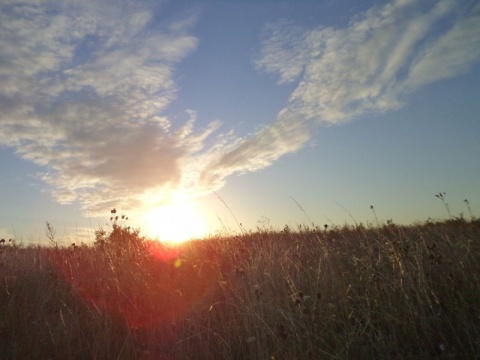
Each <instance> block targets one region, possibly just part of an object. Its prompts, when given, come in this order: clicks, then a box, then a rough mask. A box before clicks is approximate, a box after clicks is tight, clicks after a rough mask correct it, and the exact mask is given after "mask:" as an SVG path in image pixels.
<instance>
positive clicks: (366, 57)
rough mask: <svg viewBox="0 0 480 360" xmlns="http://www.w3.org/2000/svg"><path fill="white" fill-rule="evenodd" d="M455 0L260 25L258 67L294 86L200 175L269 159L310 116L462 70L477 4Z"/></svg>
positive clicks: (378, 103)
mask: <svg viewBox="0 0 480 360" xmlns="http://www.w3.org/2000/svg"><path fill="white" fill-rule="evenodd" d="M458 5H459V3H458V2H457V1H454V0H442V1H435V2H431V4H430V6H429V7H428V6H424V2H421V1H414V0H397V1H393V2H392V3H389V4H386V5H384V6H381V7H375V8H372V9H371V10H369V11H367V12H365V13H362V14H359V15H357V16H355V17H354V18H353V19H352V21H351V22H350V23H349V24H348V26H346V27H324V26H319V27H317V28H313V29H306V28H302V27H301V26H298V25H295V24H292V23H290V22H288V21H284V20H282V21H279V22H277V23H274V24H268V25H266V26H265V28H264V32H263V34H262V48H261V50H260V53H259V56H258V58H257V60H256V61H255V66H256V68H257V69H258V70H260V71H265V72H267V73H273V74H276V75H278V83H279V84H283V83H293V82H295V81H296V82H297V86H296V88H295V90H294V91H293V93H292V94H291V96H290V99H289V101H288V104H286V107H285V108H284V109H282V110H281V111H280V112H279V115H278V117H277V119H276V120H275V121H274V122H273V123H271V124H270V125H268V126H266V127H265V128H263V129H261V130H260V131H258V132H257V133H256V134H254V135H253V136H252V137H250V138H247V139H244V140H242V141H240V142H239V143H238V145H236V146H235V147H233V148H232V149H230V150H226V151H225V152H224V153H223V154H222V155H221V156H220V157H219V158H218V159H216V160H215V161H214V162H212V163H211V164H209V165H208V166H207V167H206V168H205V170H204V171H203V172H202V176H201V179H202V180H203V181H204V182H206V183H209V182H212V183H218V184H219V185H221V184H222V182H223V180H224V179H225V177H226V176H228V175H229V174H232V173H242V172H246V171H255V170H258V169H260V168H263V167H266V166H269V165H270V164H272V163H273V162H274V161H275V160H277V159H278V158H279V157H281V156H282V155H284V154H287V153H291V152H295V151H297V150H298V149H300V148H301V147H302V146H304V145H305V144H306V143H307V142H308V141H309V139H310V137H311V134H312V128H313V126H314V125H315V124H317V125H318V124H337V123H343V122H346V121H348V120H351V119H353V118H356V117H359V116H361V115H364V114H371V113H383V112H386V111H391V110H395V109H398V108H400V107H401V106H402V105H403V102H404V99H405V97H406V96H407V95H408V94H409V93H411V92H413V91H415V90H416V89H418V88H419V87H421V86H424V85H427V84H430V83H432V82H434V81H438V80H442V79H446V78H449V77H454V76H457V75H459V74H462V73H464V72H466V71H468V69H469V68H471V67H472V66H473V65H474V64H475V63H477V62H478V60H479V58H480V43H479V42H480V36H479V31H480V21H479V20H480V19H479V8H480V7H479V6H476V7H473V6H472V5H471V4H469V3H468V2H466V3H463V6H458ZM439 31H440V33H439Z"/></svg>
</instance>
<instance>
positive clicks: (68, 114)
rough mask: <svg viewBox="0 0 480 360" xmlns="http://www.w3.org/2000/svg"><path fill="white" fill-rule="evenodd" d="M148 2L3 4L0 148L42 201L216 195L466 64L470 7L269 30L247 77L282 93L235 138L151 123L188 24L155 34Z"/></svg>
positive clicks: (188, 118)
mask: <svg viewBox="0 0 480 360" xmlns="http://www.w3.org/2000/svg"><path fill="white" fill-rule="evenodd" d="M151 4H153V3H152V2H141V1H139V2H130V3H126V4H123V3H122V6H121V7H118V6H116V5H115V2H110V1H93V0H92V1H82V2H78V1H63V2H60V1H49V0H45V1H34V0H26V1H23V2H21V3H19V2H17V1H13V0H12V1H4V3H3V5H2V10H1V12H0V34H1V36H0V48H1V49H2V51H1V52H0V108H1V111H0V144H3V145H7V146H10V147H14V148H15V149H16V152H17V154H18V155H19V156H21V157H23V158H24V159H27V160H30V161H32V162H34V163H36V164H39V165H42V166H44V168H45V171H44V172H43V173H40V174H37V175H38V176H39V177H40V178H41V179H43V181H45V182H46V184H48V185H49V189H50V191H51V193H52V195H53V197H54V198H55V199H56V201H58V202H60V203H71V202H74V201H77V202H78V203H79V204H80V206H81V207H82V208H83V209H87V208H88V210H89V212H90V214H92V215H98V214H100V215H104V212H105V209H108V208H109V207H113V206H117V207H120V206H124V207H125V208H129V209H132V208H135V207H141V206H142V205H143V204H145V203H148V204H151V203H160V202H162V201H164V200H165V199H166V198H167V197H168V193H169V192H170V191H176V190H180V191H183V192H186V193H189V194H190V195H192V196H198V195H200V194H204V193H207V192H209V191H211V190H216V189H218V188H219V187H221V186H223V185H224V183H225V181H226V179H227V177H228V176H230V175H232V174H234V173H240V174H241V173H245V172H250V171H256V170H259V169H262V168H265V167H267V166H269V165H271V164H272V163H274V162H275V161H276V160H277V159H278V158H280V157H281V156H283V155H285V154H288V153H292V152H295V151H298V150H299V149H300V148H301V147H302V146H304V145H305V144H306V143H307V142H308V141H309V140H310V137H311V134H312V131H313V129H314V127H315V126H317V125H318V124H322V123H323V124H336V123H342V122H345V121H347V120H350V119H353V118H356V117H359V116H361V115H364V114H369V113H382V112H386V111H391V110H395V109H398V108H400V107H401V106H402V104H403V102H404V101H405V99H406V97H407V96H408V95H409V94H410V93H411V92H413V91H415V90H417V89H418V88H420V87H421V86H425V85H428V84H430V83H433V82H435V81H439V80H442V79H446V78H450V77H454V76H457V75H459V74H462V73H465V72H466V71H468V70H469V69H470V68H471V67H473V66H474V65H475V64H477V63H478V60H479V58H480V50H479V49H480V44H479V42H480V40H479V39H480V36H479V35H480V21H479V20H480V18H479V17H480V15H479V14H480V10H479V9H480V6H478V5H472V3H471V2H468V1H465V2H461V6H459V5H458V4H459V2H458V1H453V0H440V1H435V2H434V1H432V2H430V3H425V2H421V1H414V0H397V1H393V2H392V3H389V4H386V5H384V6H380V7H374V8H372V9H371V10H369V11H367V12H365V13H362V14H358V15H356V16H355V17H353V18H352V20H351V22H350V23H349V24H347V25H346V26H344V27H324V26H319V27H316V28H311V29H307V28H304V27H302V26H298V25H295V24H293V23H291V22H288V21H280V22H278V23H273V24H269V25H267V26H266V27H265V29H264V32H263V34H262V36H261V41H262V47H261V50H260V52H259V56H258V58H257V60H256V62H255V66H256V68H257V69H258V70H259V71H265V72H267V73H272V74H275V75H276V76H278V83H279V84H284V83H293V84H295V90H294V91H293V93H292V94H291V96H290V98H289V101H288V103H287V104H286V105H285V107H284V108H283V109H279V113H278V116H277V118H276V119H273V121H272V122H271V123H270V124H269V125H266V126H264V127H263V128H261V129H259V130H258V131H256V132H255V133H253V134H252V135H249V136H245V137H239V136H237V135H236V134H235V133H234V132H233V131H228V130H227V131H226V132H221V131H220V130H221V123H220V122H218V121H213V122H211V123H209V124H207V125H205V127H204V128H203V129H198V128H197V127H196V113H195V111H194V110H186V111H185V116H184V118H183V119H182V120H181V121H173V120H172V119H171V118H169V117H167V116H165V110H166V109H167V108H168V106H169V105H170V104H171V103H172V101H173V100H174V99H175V98H176V97H177V92H178V89H177V86H176V83H175V78H176V76H177V74H176V71H177V67H178V66H179V64H180V63H181V61H182V60H183V59H184V58H186V57H187V56H188V55H189V54H191V53H192V52H193V51H194V50H195V49H196V48H197V46H198V44H199V39H197V38H196V37H195V36H193V35H191V33H192V25H193V24H194V23H195V16H192V14H191V13H190V14H188V16H184V17H183V18H179V17H177V18H176V19H175V21H168V18H166V19H165V20H164V21H163V22H161V23H160V22H158V21H154V20H156V19H154V18H153V14H154V13H155V14H156V15H155V16H161V14H162V8H161V4H160V8H152V7H151ZM158 14H160V15H158ZM266 120H268V119H266Z"/></svg>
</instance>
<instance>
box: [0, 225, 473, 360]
mask: <svg viewBox="0 0 480 360" xmlns="http://www.w3.org/2000/svg"><path fill="white" fill-rule="evenodd" d="M52 240H54V239H52ZM0 246H1V254H0V263H1V267H0V282H1V286H0V354H1V358H2V359H406V358H417V359H437V358H438V359H459V358H461V359H463V358H465V359H474V358H477V359H478V358H480V283H479V279H480V265H479V261H480V220H478V219H474V218H473V219H472V220H469V221H467V220H464V219H462V218H456V219H451V220H447V221H441V222H439V221H429V222H425V223H422V224H416V225H411V226H399V225H395V224H393V223H389V224H387V225H378V226H362V225H357V226H348V227H347V226H345V227H338V228H332V227H323V226H322V227H312V228H308V227H304V226H300V227H299V228H297V229H289V228H288V227H286V228H285V229H284V230H283V231H271V230H268V229H258V230H257V231H256V232H252V233H248V234H243V235H237V236H231V237H227V236H225V237H223V238H213V237H212V238H209V239H205V240H201V241H192V242H189V243H185V244H183V245H181V246H179V247H177V248H167V247H165V246H163V245H162V244H160V243H158V242H152V241H148V240H146V239H144V238H142V237H140V236H139V234H138V232H135V231H133V230H131V229H129V228H127V227H125V226H120V225H116V226H114V227H113V228H112V229H111V231H103V232H101V231H100V232H97V242H96V245H94V246H86V245H80V246H73V245H72V246H70V247H68V248H56V247H55V246H54V245H53V241H52V246H51V247H39V246H30V247H25V246H16V245H14V244H12V243H8V241H7V242H6V243H2V244H1V245H0Z"/></svg>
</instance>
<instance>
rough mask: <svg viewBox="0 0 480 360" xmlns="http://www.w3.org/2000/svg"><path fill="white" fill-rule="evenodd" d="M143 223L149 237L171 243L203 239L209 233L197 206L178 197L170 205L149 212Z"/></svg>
mask: <svg viewBox="0 0 480 360" xmlns="http://www.w3.org/2000/svg"><path fill="white" fill-rule="evenodd" d="M143 223H144V224H145V230H146V232H147V234H148V236H150V237H151V238H154V239H156V238H158V239H159V240H160V241H163V242H170V243H181V242H184V241H188V240H190V239H192V238H201V237H204V236H205V235H206V234H207V232H208V229H207V226H206V224H205V222H204V221H203V219H202V217H201V215H200V214H199V212H198V210H197V208H196V206H195V204H194V203H193V202H191V201H189V200H188V199H186V198H185V197H178V196H177V197H175V198H174V199H173V200H172V201H171V202H170V203H169V204H166V205H162V206H160V207H157V208H154V209H152V210H151V211H150V212H148V213H147V214H146V215H145V216H144V219H143Z"/></svg>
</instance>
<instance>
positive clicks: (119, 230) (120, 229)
mask: <svg viewBox="0 0 480 360" xmlns="http://www.w3.org/2000/svg"><path fill="white" fill-rule="evenodd" d="M110 213H111V214H112V216H111V217H110V224H107V225H109V226H110V227H111V230H110V231H106V230H105V229H99V230H96V231H95V244H96V245H107V246H112V247H116V248H119V249H120V248H130V247H132V246H133V247H135V246H139V245H141V244H142V243H143V242H144V241H145V238H144V237H143V236H140V229H134V228H132V227H130V226H127V225H126V221H127V220H128V217H127V216H125V215H121V216H120V217H119V216H118V215H115V214H116V213H117V210H116V209H112V210H110Z"/></svg>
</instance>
